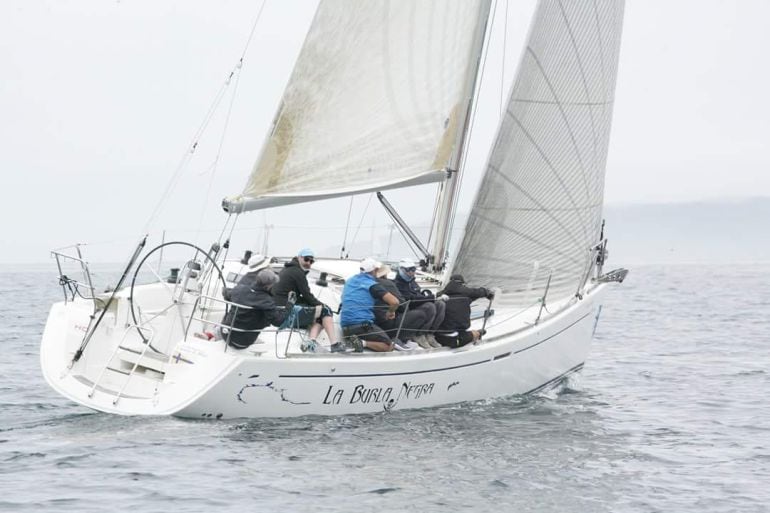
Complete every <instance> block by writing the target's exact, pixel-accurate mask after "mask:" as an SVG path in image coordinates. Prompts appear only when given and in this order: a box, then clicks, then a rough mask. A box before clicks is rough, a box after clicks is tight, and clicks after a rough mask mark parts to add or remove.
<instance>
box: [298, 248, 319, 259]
mask: <svg viewBox="0 0 770 513" xmlns="http://www.w3.org/2000/svg"><path fill="white" fill-rule="evenodd" d="M297 256H301V257H306V256H307V257H313V258H315V253H313V250H312V249H310V248H302V249H300V250H299V253H297Z"/></svg>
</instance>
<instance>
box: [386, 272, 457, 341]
mask: <svg viewBox="0 0 770 513" xmlns="http://www.w3.org/2000/svg"><path fill="white" fill-rule="evenodd" d="M416 272H417V266H416V265H415V263H414V262H412V261H411V260H409V259H408V258H404V259H403V260H401V261H400V262H399V263H398V273H397V274H396V279H395V280H393V281H394V282H395V284H396V287H398V291H399V292H400V293H401V297H402V298H403V299H404V301H408V302H409V305H408V309H409V310H420V311H422V312H424V313H425V323H424V324H423V325H422V326H421V327H420V329H419V331H418V332H419V333H421V334H420V335H418V336H417V337H415V339H414V341H415V342H417V343H418V344H419V345H420V347H422V348H424V349H430V348H432V347H441V344H439V343H438V341H437V340H436V337H435V336H434V335H433V334H434V333H435V331H436V330H437V329H438V327H439V325H441V323H442V322H443V321H444V313H445V310H446V304H445V303H444V302H443V299H444V298H445V297H446V296H442V297H439V298H438V299H439V300H438V301H437V300H436V298H435V297H434V296H433V293H432V292H431V291H430V290H428V289H425V290H422V289H421V288H420V285H419V284H418V283H417V280H415V279H414V277H415V274H416Z"/></svg>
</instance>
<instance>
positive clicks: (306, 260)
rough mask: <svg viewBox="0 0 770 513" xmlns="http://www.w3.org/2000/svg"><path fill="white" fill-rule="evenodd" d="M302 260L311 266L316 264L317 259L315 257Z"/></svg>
mask: <svg viewBox="0 0 770 513" xmlns="http://www.w3.org/2000/svg"><path fill="white" fill-rule="evenodd" d="M302 260H304V261H305V262H307V263H309V264H312V263H313V262H315V258H313V257H302Z"/></svg>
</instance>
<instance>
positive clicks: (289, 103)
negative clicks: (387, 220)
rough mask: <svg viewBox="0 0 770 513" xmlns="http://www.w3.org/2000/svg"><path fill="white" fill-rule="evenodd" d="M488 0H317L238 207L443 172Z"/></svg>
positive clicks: (231, 205) (431, 177)
mask: <svg viewBox="0 0 770 513" xmlns="http://www.w3.org/2000/svg"><path fill="white" fill-rule="evenodd" d="M489 8H490V0H420V1H414V0H376V1H372V0H370V1H367V2H351V1H349V0H322V1H321V3H320V4H319V7H318V10H317V12H316V15H315V18H314V20H313V23H312V26H311V28H310V30H309V32H308V35H307V38H306V40H305V43H304V45H303V47H302V51H301V52H300V56H299V58H298V60H297V63H296V65H295V68H294V71H293V73H292V76H291V78H290V80H289V84H288V85H287V87H286V90H285V92H284V96H283V99H282V103H281V106H280V109H279V112H278V113H277V116H276V118H275V122H274V125H273V129H272V132H271V133H270V135H269V136H268V139H267V141H266V142H265V144H264V146H263V148H262V153H261V155H260V157H259V159H258V160H257V162H256V164H255V166H254V170H253V172H252V173H251V176H250V177H249V180H248V182H247V184H246V186H245V188H244V190H243V192H242V193H241V194H240V195H238V196H236V197H234V198H229V199H226V200H225V201H224V202H223V206H224V208H225V209H226V210H228V211H230V212H243V211H246V210H254V209H259V208H266V207H271V206H277V205H286V204H290V203H298V202H303V201H311V200H317V199H323V198H331V197H336V196H343V195H350V194H356V193H361V192H367V191H374V190H384V189H389V188H395V187H404V186H408V185H416V184H420V183H430V182H435V181H439V180H442V179H444V178H445V177H446V171H445V168H446V167H447V166H448V165H449V162H450V160H451V157H452V153H453V149H454V148H455V147H456V145H457V143H458V134H459V133H461V131H462V128H463V125H464V123H465V118H466V116H467V111H468V102H469V100H470V97H471V95H472V91H471V89H472V84H473V81H472V80H470V79H469V77H470V78H472V77H474V76H475V74H476V71H477V67H478V58H479V55H480V52H481V42H480V40H479V37H478V34H479V26H480V25H481V26H483V24H484V23H486V19H487V16H488V13H489Z"/></svg>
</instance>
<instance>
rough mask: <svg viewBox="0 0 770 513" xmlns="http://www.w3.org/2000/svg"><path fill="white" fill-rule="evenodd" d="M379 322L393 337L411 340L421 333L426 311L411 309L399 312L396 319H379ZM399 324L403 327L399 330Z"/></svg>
mask: <svg viewBox="0 0 770 513" xmlns="http://www.w3.org/2000/svg"><path fill="white" fill-rule="evenodd" d="M402 320H403V322H402ZM377 324H378V325H379V326H381V327H382V328H383V329H384V330H385V331H386V332H387V333H388V335H390V337H391V338H396V337H398V338H399V339H401V340H410V339H413V338H414V337H416V336H417V335H421V332H420V329H421V328H422V327H423V325H424V324H425V312H424V311H422V310H410V311H408V312H406V313H405V314H403V313H400V314H397V315H396V318H395V319H390V320H387V319H384V318H383V319H377ZM399 326H400V327H401V331H399V330H398V328H399Z"/></svg>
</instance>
